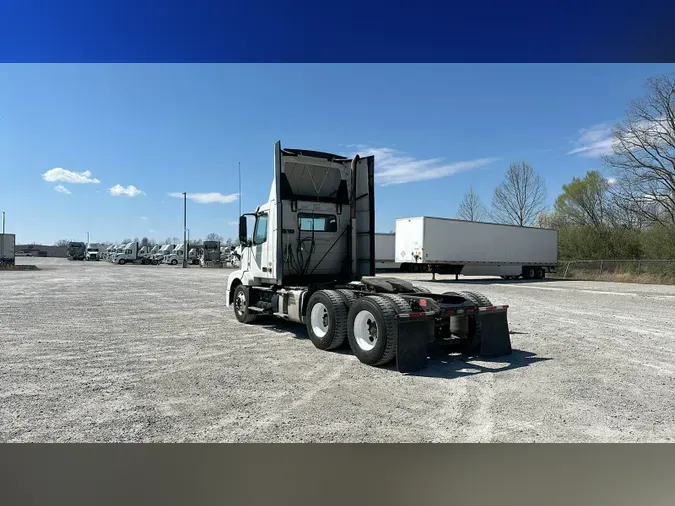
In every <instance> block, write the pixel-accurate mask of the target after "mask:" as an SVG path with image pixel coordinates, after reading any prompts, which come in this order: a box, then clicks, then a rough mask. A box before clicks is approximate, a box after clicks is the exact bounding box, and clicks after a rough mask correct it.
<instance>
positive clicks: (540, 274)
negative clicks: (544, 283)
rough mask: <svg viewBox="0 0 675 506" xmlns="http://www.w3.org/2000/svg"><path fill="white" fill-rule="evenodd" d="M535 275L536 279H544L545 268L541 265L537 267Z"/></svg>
mask: <svg viewBox="0 0 675 506" xmlns="http://www.w3.org/2000/svg"><path fill="white" fill-rule="evenodd" d="M534 277H535V279H542V278H543V277H544V269H542V268H541V267H537V268H536V269H535V270H534Z"/></svg>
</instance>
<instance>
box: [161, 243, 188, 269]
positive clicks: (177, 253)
mask: <svg viewBox="0 0 675 506" xmlns="http://www.w3.org/2000/svg"><path fill="white" fill-rule="evenodd" d="M184 247H185V246H184V245H183V244H179V245H178V246H177V247H176V248H175V249H173V250H172V251H171V252H169V253H168V254H167V255H165V256H164V263H165V264H168V265H178V264H182V263H183V248H184Z"/></svg>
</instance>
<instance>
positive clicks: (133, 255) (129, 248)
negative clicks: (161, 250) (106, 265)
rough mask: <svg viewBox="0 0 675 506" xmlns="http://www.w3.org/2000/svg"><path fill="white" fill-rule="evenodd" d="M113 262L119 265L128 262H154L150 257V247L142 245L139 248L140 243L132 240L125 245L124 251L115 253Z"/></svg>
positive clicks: (143, 263) (144, 263) (145, 263)
mask: <svg viewBox="0 0 675 506" xmlns="http://www.w3.org/2000/svg"><path fill="white" fill-rule="evenodd" d="M113 263H114V264H118V265H124V264H127V263H129V264H142V265H148V264H150V263H153V261H152V259H151V258H150V248H149V247H148V246H142V247H140V248H139V244H138V243H137V242H130V243H128V244H126V245H125V246H124V249H123V251H121V252H120V253H116V254H115V257H114V258H113Z"/></svg>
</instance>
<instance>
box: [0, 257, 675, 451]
mask: <svg viewBox="0 0 675 506" xmlns="http://www.w3.org/2000/svg"><path fill="white" fill-rule="evenodd" d="M18 261H19V262H20V263H31V264H36V265H38V266H39V267H40V268H41V270H40V271H24V272H16V271H14V272H9V271H7V272H0V440H1V441H3V442H10V441H12V442H21V441H39V442H52V441H240V442H253V441H256V442H258V441H259V442H265V441H321V442H331V441H340V442H359V441H373V442H374V441H383V442H385V441H386V442H407V441H411V442H436V441H467V442H469V441H484V442H488V441H503V442H534V441H537V442H540V441H541V442H543V441H552V442H557V441H560V442H563V441H569V442H577V441H587V442H607V441H612V442H630V441H635V442H637V441H672V440H673V439H675V380H674V377H675V287H672V286H658V285H633V284H618V283H605V282H582V281H549V280H544V281H534V282H522V281H521V282H518V281H515V282H514V281H502V280H478V279H469V278H463V279H462V278H460V282H455V281H454V280H452V279H450V277H448V278H447V279H446V280H444V281H438V282H429V279H430V278H429V276H422V275H406V276H404V277H407V278H409V279H418V280H419V279H421V280H422V281H417V282H416V283H417V284H421V285H424V286H427V287H429V288H431V289H432V290H434V291H439V292H441V291H449V290H473V291H479V292H482V293H484V294H485V295H486V296H487V297H488V298H490V299H491V300H492V302H493V303H496V304H509V305H510V306H511V309H510V310H509V322H510V326H511V331H512V332H513V335H512V343H513V346H514V348H515V351H514V354H513V355H512V356H511V357H509V358H508V359H504V360H498V361H473V360H472V361H465V360H462V358H461V356H458V355H447V356H434V357H432V359H431V361H430V365H429V367H428V368H427V369H425V370H424V371H422V372H420V373H419V374H416V375H402V374H399V373H397V372H396V371H395V370H393V369H391V368H389V369H386V368H385V369H382V368H373V367H368V366H365V365H362V364H361V363H360V362H358V361H357V360H356V358H354V356H353V355H352V354H351V353H349V352H323V351H319V350H317V349H316V348H314V346H313V345H312V344H311V342H309V340H308V339H307V337H306V333H305V331H304V328H303V327H302V326H300V325H295V324H289V323H285V322H283V321H280V320H277V319H270V320H267V321H265V322H262V323H259V324H254V325H250V326H247V325H242V324H239V323H238V322H237V321H236V320H235V318H234V315H233V314H232V310H231V308H225V307H224V303H225V296H224V290H225V283H226V279H227V275H228V274H229V272H230V271H229V270H224V269H200V268H189V269H181V268H180V267H178V268H176V267H169V266H134V265H125V266H117V265H111V264H108V263H107V262H92V263H89V262H86V263H85V262H68V261H67V260H65V259H52V258H27V259H24V258H20V259H18ZM443 279H445V277H443V276H439V280H443Z"/></svg>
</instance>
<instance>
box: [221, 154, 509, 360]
mask: <svg viewBox="0 0 675 506" xmlns="http://www.w3.org/2000/svg"><path fill="white" fill-rule="evenodd" d="M374 174H375V157H374V156H367V157H364V158H361V157H359V156H358V155H356V156H355V157H354V158H345V157H343V156H340V155H336V154H332V153H323V152H318V151H310V150H304V149H288V148H286V149H282V148H281V143H279V142H277V143H276V145H275V148H274V179H273V182H272V187H271V189H270V194H269V199H268V201H267V202H265V203H264V204H262V205H260V206H258V207H256V209H255V211H254V212H253V213H250V214H245V215H243V216H241V217H240V218H239V242H240V244H241V253H240V255H241V263H240V267H239V268H238V269H237V270H235V271H233V272H231V273H230V275H229V276H228V278H227V289H226V292H225V304H226V305H227V306H232V307H233V309H234V315H235V317H236V318H237V320H238V321H239V322H241V323H247V324H253V323H254V322H255V321H256V320H257V319H258V317H259V316H261V315H274V316H277V317H279V318H284V319H287V320H289V321H292V322H297V323H302V324H304V325H305V326H306V328H307V334H308V336H309V339H310V341H311V342H312V343H313V344H314V346H316V347H317V348H318V349H320V350H334V349H337V348H339V347H341V346H343V345H345V344H346V343H348V345H349V347H350V348H351V350H352V351H353V353H354V355H356V357H357V358H358V360H359V361H361V362H363V363H364V364H368V365H373V366H381V365H385V364H388V363H390V362H392V361H395V362H396V368H397V370H398V371H400V372H411V371H414V370H418V369H420V368H422V367H424V365H425V364H426V361H427V356H428V355H427V345H428V344H429V342H432V341H434V342H437V343H439V344H453V345H455V346H457V345H459V346H462V347H463V349H464V350H465V351H466V352H467V353H470V354H474V355H482V356H486V357H488V356H499V355H508V354H510V353H511V351H512V350H511V341H510V337H509V330H508V320H507V314H506V311H507V309H508V306H496V305H494V304H492V302H490V301H489V300H488V299H487V298H486V297H485V296H483V295H481V294H478V293H475V292H446V293H444V294H437V293H431V292H430V291H428V290H425V289H423V288H420V287H415V286H414V285H412V284H410V282H408V281H405V280H402V279H396V278H393V277H381V276H375V256H376V255H375V233H374V232H375V200H374V192H375V187H374ZM248 217H250V218H251V221H252V222H253V229H252V235H251V236H249V235H248V222H247V218H248Z"/></svg>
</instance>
